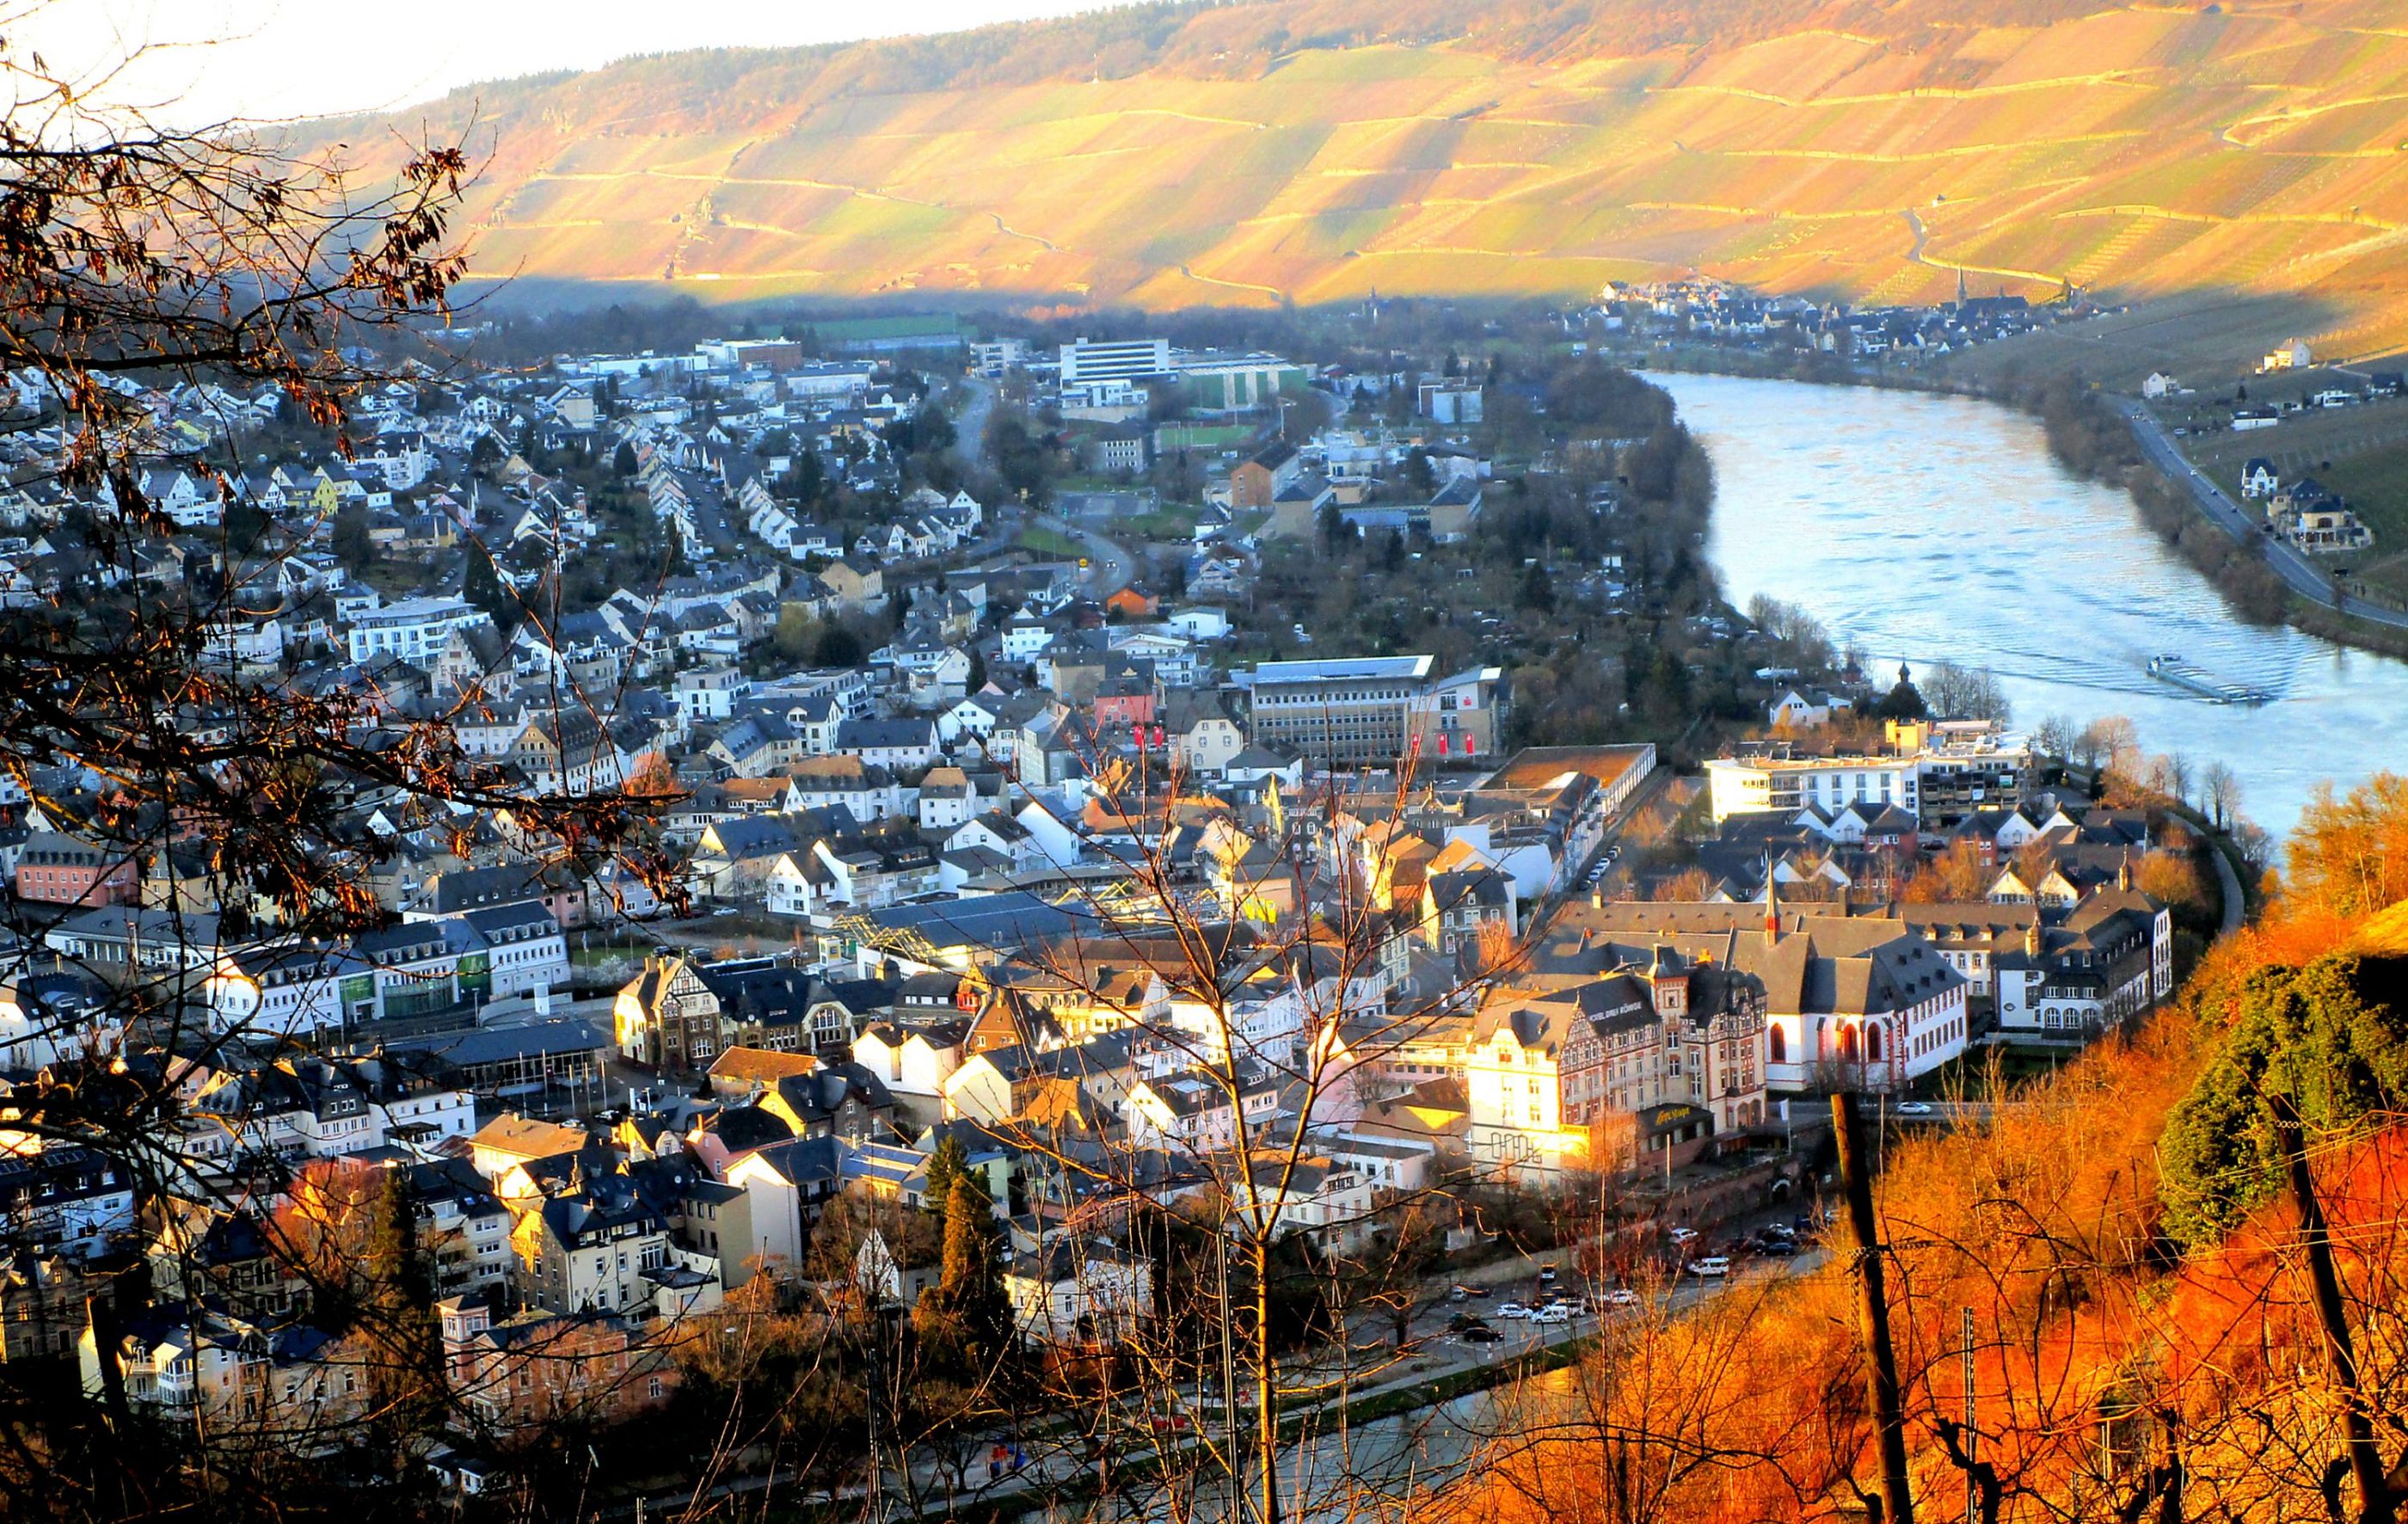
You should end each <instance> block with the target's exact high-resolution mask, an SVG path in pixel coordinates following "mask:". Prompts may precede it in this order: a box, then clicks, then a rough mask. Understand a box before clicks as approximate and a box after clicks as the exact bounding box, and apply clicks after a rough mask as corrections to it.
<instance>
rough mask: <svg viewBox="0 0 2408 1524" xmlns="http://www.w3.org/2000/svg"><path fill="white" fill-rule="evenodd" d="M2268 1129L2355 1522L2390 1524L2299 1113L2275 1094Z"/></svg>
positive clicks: (2392, 1515)
mask: <svg viewBox="0 0 2408 1524" xmlns="http://www.w3.org/2000/svg"><path fill="white" fill-rule="evenodd" d="M2266 1104H2267V1106H2268V1108H2269V1109H2271V1110H2272V1112H2273V1114H2274V1127H2275V1129H2276V1130H2277V1131H2278V1132H2279V1133H2280V1134H2281V1135H2282V1139H2283V1167H2284V1172H2285V1173H2286V1175H2287V1176H2288V1177H2289V1182H2290V1187H2291V1204H2292V1205H2293V1206H2295V1207H2297V1208H2298V1209H2299V1214H2300V1244H2301V1245H2302V1246H2304V1247H2305V1248H2306V1249H2307V1251H2308V1277H2309V1279H2310V1280H2311V1281H2312V1282H2314V1283H2315V1296H2316V1321H2317V1322H2318V1323H2319V1324H2321V1325H2323V1327H2324V1336H2325V1359H2326V1361H2327V1363H2328V1364H2329V1366H2330V1368H2331V1371H2332V1379H2333V1385H2334V1386H2336V1387H2340V1388H2341V1393H2342V1399H2343V1402H2346V1403H2347V1404H2348V1405H2347V1406H2346V1407H2345V1408H2343V1412H2342V1433H2343V1442H2344V1443H2345V1444H2346V1445H2347V1446H2348V1449H2349V1474H2350V1482H2351V1485H2352V1487H2353V1488H2355V1490H2356V1491H2357V1493H2358V1524H2393V1520H2395V1519H2397V1518H2398V1517H2400V1516H2399V1504H2398V1502H2396V1501H2395V1500H2394V1499H2393V1498H2392V1496H2391V1487H2390V1484H2389V1483H2388V1482H2386V1480H2384V1475H2383V1460H2382V1458H2381V1457H2380V1456H2378V1455H2376V1454H2375V1449H2374V1425H2373V1422H2372V1420H2371V1419H2370V1418H2368V1416H2367V1413H2366V1394H2365V1393H2364V1392H2362V1391H2361V1390H2359V1388H2358V1351H2357V1350H2356V1348H2354V1347H2353V1346H2352V1344H2351V1343H2350V1338H2349V1316H2348V1313H2347V1311H2346V1309H2345V1308H2344V1307H2343V1302H2342V1299H2341V1276H2340V1274H2339V1272H2336V1271H2335V1270H2334V1269H2333V1257H2332V1235H2331V1232H2330V1230H2329V1229H2328V1227H2327V1226H2326V1223H2325V1209H2324V1203H2323V1202H2321V1201H2317V1200H2316V1183H2315V1176H2314V1175H2313V1174H2311V1173H2310V1172H2309V1170H2308V1129H2307V1128H2306V1127H2305V1126H2304V1125H2303V1124H2302V1123H2301V1122H2300V1109H2299V1107H2298V1106H2297V1105H2295V1104H2294V1103H2293V1102H2292V1100H2291V1098H2290V1097H2289V1096H2286V1095H2284V1094H2282V1093H2280V1092H2279V1091H2277V1092H2273V1093H2270V1094H2269V1095H2268V1096H2267V1097H2266Z"/></svg>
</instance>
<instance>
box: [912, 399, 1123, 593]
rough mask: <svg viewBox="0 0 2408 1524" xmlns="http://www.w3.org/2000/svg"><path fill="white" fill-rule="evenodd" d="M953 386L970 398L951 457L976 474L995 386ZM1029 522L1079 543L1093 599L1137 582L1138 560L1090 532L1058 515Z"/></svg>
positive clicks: (1032, 513)
mask: <svg viewBox="0 0 2408 1524" xmlns="http://www.w3.org/2000/svg"><path fill="white" fill-rule="evenodd" d="M953 384H954V385H955V386H957V387H959V388H960V389H961V390H962V391H964V392H967V393H968V394H969V400H968V402H966V403H964V404H963V405H962V410H961V412H960V414H959V415H958V416H957V417H955V418H954V420H953V454H954V455H955V457H956V458H958V459H959V460H960V461H961V463H962V468H963V469H964V470H976V469H977V468H978V467H979V466H980V465H981V464H982V453H983V451H984V450H985V448H986V421H987V419H988V417H989V416H990V415H991V414H993V413H994V411H995V395H996V387H995V383H994V382H993V381H981V380H979V379H978V378H977V377H975V376H963V377H959V378H957V379H956V380H955V381H954V382H953ZM1028 522H1029V523H1030V524H1032V525H1036V526H1038V527H1039V528H1043V529H1051V530H1052V531H1054V533H1055V534H1057V535H1061V536H1063V537H1064V538H1065V539H1072V540H1076V541H1077V542H1078V545H1079V550H1080V554H1083V555H1084V556H1086V558H1087V582H1088V591H1089V592H1090V593H1092V594H1093V595H1094V596H1095V597H1099V598H1107V597H1111V596H1112V595H1113V594H1114V593H1117V592H1119V591H1120V590H1121V589H1122V588H1124V587H1126V586H1127V585H1128V584H1129V583H1130V582H1135V581H1136V580H1137V557H1136V556H1134V555H1132V554H1129V553H1128V552H1127V551H1125V550H1124V549H1122V548H1121V547H1120V546H1119V545H1117V544H1115V543H1113V542H1112V541H1111V540H1109V539H1105V538H1104V537H1103V536H1101V535H1099V534H1097V533H1096V532H1095V531H1094V530H1093V529H1084V528H1081V527H1080V526H1079V525H1075V524H1072V523H1071V522H1070V521H1069V520H1068V519H1066V518H1064V517H1062V516H1061V515H1060V514H1058V513H1047V512H1042V511H1039V510H1034V509H1032V510H1029V514H1028Z"/></svg>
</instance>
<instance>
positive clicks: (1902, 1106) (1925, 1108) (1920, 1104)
mask: <svg viewBox="0 0 2408 1524" xmlns="http://www.w3.org/2000/svg"><path fill="white" fill-rule="evenodd" d="M1898 1114H1899V1115H1900V1116H1928V1115H1930V1114H1931V1103H1930V1102H1929V1101H1928V1100H1901V1101H1899V1103H1898Z"/></svg>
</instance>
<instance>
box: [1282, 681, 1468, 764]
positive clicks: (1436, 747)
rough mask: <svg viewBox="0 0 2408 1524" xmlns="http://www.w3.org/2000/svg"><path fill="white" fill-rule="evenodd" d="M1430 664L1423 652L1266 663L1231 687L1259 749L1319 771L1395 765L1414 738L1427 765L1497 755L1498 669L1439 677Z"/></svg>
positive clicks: (1422, 759)
mask: <svg viewBox="0 0 2408 1524" xmlns="http://www.w3.org/2000/svg"><path fill="white" fill-rule="evenodd" d="M1435 664H1436V658H1434V657H1430V656H1426V655H1423V656H1351V657H1338V658H1334V659H1331V660H1326V661H1270V662H1264V663H1263V664H1262V665H1260V666H1258V667H1256V668H1255V669H1254V670H1252V671H1251V672H1240V673H1238V674H1237V675H1236V683H1237V685H1238V686H1239V687H1240V689H1242V690H1243V691H1244V692H1245V694H1246V697H1247V714H1248V725H1249V733H1250V735H1251V737H1252V739H1253V740H1254V743H1255V744H1256V745H1260V746H1268V747H1270V748H1272V749H1274V750H1277V751H1281V752H1284V753H1287V754H1289V755H1297V756H1303V757H1306V758H1308V759H1310V760H1312V761H1313V762H1315V763H1318V764H1321V765H1323V766H1330V765H1335V764H1349V763H1373V764H1393V763H1395V762H1397V761H1398V759H1399V758H1402V757H1404V756H1405V755H1407V754H1408V752H1409V751H1410V750H1411V749H1412V747H1413V745H1414V743H1415V742H1416V740H1418V743H1419V755H1420V759H1421V761H1422V762H1423V763H1424V764H1433V763H1435V764H1440V765H1443V764H1445V763H1447V762H1450V761H1454V760H1457V759H1461V758H1467V757H1480V756H1493V755H1496V752H1497V737H1498V733H1499V731H1500V730H1501V728H1502V726H1503V716H1504V712H1505V704H1506V697H1507V695H1506V689H1505V673H1504V669H1501V668H1497V667H1476V668H1472V669H1469V670H1467V671H1463V672H1458V673H1455V675H1453V676H1450V677H1439V676H1436V675H1434V674H1433V671H1432V669H1433V667H1434V666H1435Z"/></svg>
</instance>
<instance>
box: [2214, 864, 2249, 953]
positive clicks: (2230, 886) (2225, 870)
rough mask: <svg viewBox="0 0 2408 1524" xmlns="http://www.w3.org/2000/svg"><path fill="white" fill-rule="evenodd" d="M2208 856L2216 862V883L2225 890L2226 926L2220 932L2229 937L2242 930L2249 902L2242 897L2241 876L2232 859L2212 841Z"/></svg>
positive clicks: (2219, 933)
mask: <svg viewBox="0 0 2408 1524" xmlns="http://www.w3.org/2000/svg"><path fill="white" fill-rule="evenodd" d="M2207 855H2208V856H2209V857H2211V858H2213V859H2214V862H2215V881H2216V883H2217V884H2218V885H2220V886H2221V887H2222V888H2223V890H2224V925H2223V927H2221V929H2220V930H2219V932H2218V935H2220V936H2226V937H2229V936H2230V935H2232V934H2233V933H2234V932H2236V931H2238V930H2240V929H2241V921H2242V918H2243V916H2244V915H2246V914H2247V913H2248V902H2247V901H2246V900H2244V899H2242V896H2241V875H2240V874H2238V873H2236V872H2234V871H2233V870H2232V859H2231V858H2229V857H2228V856H2226V855H2224V852H2223V849H2221V848H2220V847H2218V846H2217V845H2216V844H2215V843H2214V842H2213V841H2211V842H2209V843H2208V845H2207Z"/></svg>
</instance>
